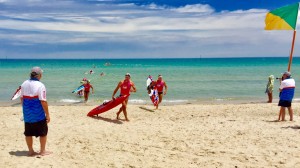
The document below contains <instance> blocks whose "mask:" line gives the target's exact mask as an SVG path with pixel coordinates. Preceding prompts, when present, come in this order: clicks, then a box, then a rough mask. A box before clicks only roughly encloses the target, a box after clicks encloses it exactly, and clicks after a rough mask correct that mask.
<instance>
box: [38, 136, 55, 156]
mask: <svg viewBox="0 0 300 168" xmlns="http://www.w3.org/2000/svg"><path fill="white" fill-rule="evenodd" d="M46 142H47V136H43V137H40V144H41V151H40V153H39V154H40V155H42V156H45V155H50V154H51V153H52V152H49V151H46Z"/></svg>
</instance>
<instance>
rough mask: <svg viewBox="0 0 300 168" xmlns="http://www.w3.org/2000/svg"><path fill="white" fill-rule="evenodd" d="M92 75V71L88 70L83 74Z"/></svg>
mask: <svg viewBox="0 0 300 168" xmlns="http://www.w3.org/2000/svg"><path fill="white" fill-rule="evenodd" d="M93 73H94V71H93V70H92V69H91V70H89V71H87V72H85V73H84V74H90V75H91V74H93Z"/></svg>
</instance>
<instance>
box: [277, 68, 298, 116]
mask: <svg viewBox="0 0 300 168" xmlns="http://www.w3.org/2000/svg"><path fill="white" fill-rule="evenodd" d="M279 92H280V95H279V103H278V106H280V111H279V116H278V121H280V117H281V121H285V108H288V110H289V115H290V121H293V109H292V100H293V98H294V92H295V80H294V79H292V78H291V73H290V72H288V71H286V72H284V73H283V74H282V81H281V82H280V87H279Z"/></svg>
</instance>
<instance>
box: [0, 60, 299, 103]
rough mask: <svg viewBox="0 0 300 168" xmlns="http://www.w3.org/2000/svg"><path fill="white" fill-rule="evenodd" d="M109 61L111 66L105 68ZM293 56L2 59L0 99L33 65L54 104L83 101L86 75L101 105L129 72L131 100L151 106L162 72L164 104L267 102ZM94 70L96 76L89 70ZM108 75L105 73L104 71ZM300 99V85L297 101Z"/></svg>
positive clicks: (296, 76) (295, 69) (4, 100)
mask: <svg viewBox="0 0 300 168" xmlns="http://www.w3.org/2000/svg"><path fill="white" fill-rule="evenodd" d="M106 63H110V66H105V64H106ZM287 63H288V58H287V57H286V58H187V59H183V58H182V59H175V58H174V59H87V60H86V59H74V60H70V59H55V60H53V59H51V60H47V59H39V60H38V59H31V60H28V59H24V60H20V59H18V60H15V59H2V60H0V76H1V82H0V93H1V94H0V102H1V103H2V104H5V103H13V102H14V103H16V102H18V101H17V100H15V101H11V100H10V98H11V97H12V95H13V93H14V92H15V90H16V88H18V86H19V85H21V84H22V82H23V81H24V80H26V79H28V78H29V73H30V69H31V67H33V66H40V67H41V68H42V69H43V70H44V74H43V78H42V80H41V81H42V82H43V83H44V84H45V86H46V88H47V99H48V102H49V104H51V103H52V104H68V103H78V102H80V101H82V100H83V99H82V98H80V97H78V96H76V95H75V94H73V93H71V92H72V91H73V90H74V89H75V88H77V87H78V86H80V81H81V80H82V78H84V77H86V78H88V79H89V80H91V84H92V85H93V87H94V88H95V94H93V95H90V98H89V101H90V102H93V103H95V104H101V103H102V102H103V101H104V100H109V99H111V96H112V93H113V91H114V89H115V87H116V86H117V84H118V82H119V81H120V80H122V79H124V75H125V74H126V73H127V72H128V73H130V74H131V76H132V77H131V79H132V81H133V82H134V83H135V85H136V87H137V92H136V93H132V95H131V96H130V102H131V103H135V104H151V101H150V99H149V97H148V95H147V91H146V79H147V77H148V75H152V76H153V77H154V79H157V76H158V75H159V74H161V75H163V79H164V80H165V82H166V83H167V85H168V93H167V95H166V96H165V97H164V103H168V104H176V103H199V102H210V103H223V102H238V101H241V102H264V101H266V100H267V95H266V94H265V93H264V92H265V88H266V84H267V82H268V76H269V75H271V74H273V75H274V76H275V77H281V73H282V72H284V71H285V70H287ZM89 70H93V71H94V72H95V73H94V74H91V75H90V74H85V73H86V72H88V71H89ZM102 72H103V73H104V74H105V76H100V73H102ZM291 72H292V76H293V78H294V79H295V80H296V86H297V83H298V81H299V80H298V79H299V78H300V73H298V72H300V58H297V57H296V58H294V59H293V64H292V67H291ZM278 87H279V81H278V80H276V81H275V86H274V92H273V96H274V99H278ZM299 98H300V92H299V88H298V87H296V92H295V99H296V100H297V99H299Z"/></svg>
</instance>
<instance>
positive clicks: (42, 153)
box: [39, 151, 52, 156]
mask: <svg viewBox="0 0 300 168" xmlns="http://www.w3.org/2000/svg"><path fill="white" fill-rule="evenodd" d="M51 154H52V152H50V151H44V152H40V153H39V155H41V156H46V155H51Z"/></svg>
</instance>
